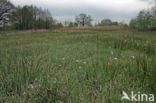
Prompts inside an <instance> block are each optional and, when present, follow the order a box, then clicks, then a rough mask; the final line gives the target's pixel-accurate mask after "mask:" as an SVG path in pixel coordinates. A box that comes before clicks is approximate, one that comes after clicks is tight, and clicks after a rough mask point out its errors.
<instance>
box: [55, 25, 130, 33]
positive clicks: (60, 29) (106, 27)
mask: <svg viewBox="0 0 156 103" xmlns="http://www.w3.org/2000/svg"><path fill="white" fill-rule="evenodd" d="M120 30H122V31H123V30H129V28H127V27H124V26H103V27H100V26H98V27H87V26H85V27H70V28H69V27H66V28H59V29H55V30H54V31H55V32H62V31H71V32H72V31H120Z"/></svg>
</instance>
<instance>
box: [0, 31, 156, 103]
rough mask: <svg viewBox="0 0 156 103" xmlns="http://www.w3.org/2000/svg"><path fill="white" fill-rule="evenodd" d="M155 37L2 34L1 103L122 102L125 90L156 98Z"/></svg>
mask: <svg viewBox="0 0 156 103" xmlns="http://www.w3.org/2000/svg"><path fill="white" fill-rule="evenodd" d="M155 34H156V33H155V32H126V31H123V32H122V31H108V32H102V31H101V32H98V31H87V32H59V33H57V32H56V33H50V32H46V33H29V34H18V35H4V34H3V32H1V34H0V102H1V103H121V97H122V91H123V90H124V91H126V92H127V93H130V92H131V91H135V92H137V91H140V92H141V93H150V94H151V93H153V94H156V76H155V75H156V35H155ZM124 103H128V101H124Z"/></svg>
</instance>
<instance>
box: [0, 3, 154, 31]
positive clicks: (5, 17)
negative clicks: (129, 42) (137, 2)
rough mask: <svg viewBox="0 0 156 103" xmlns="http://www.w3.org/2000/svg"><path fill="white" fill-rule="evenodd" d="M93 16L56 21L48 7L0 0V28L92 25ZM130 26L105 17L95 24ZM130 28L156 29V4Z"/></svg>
mask: <svg viewBox="0 0 156 103" xmlns="http://www.w3.org/2000/svg"><path fill="white" fill-rule="evenodd" d="M92 21H93V19H92V17H91V16H90V15H87V14H84V13H81V14H79V15H77V16H76V17H75V22H72V21H65V22H64V23H62V22H58V21H56V20H55V19H54V18H53V17H52V15H51V13H50V11H49V10H48V9H42V8H38V7H36V6H32V5H30V6H28V5H26V6H23V7H21V6H17V7H16V6H14V5H13V4H12V3H11V2H10V1H8V0H0V29H8V28H9V29H16V30H29V29H51V28H62V27H77V26H92ZM112 25H115V26H121V25H122V26H128V25H127V24H124V23H122V22H117V21H112V20H111V19H103V20H101V22H99V23H98V24H96V25H95V26H112ZM129 27H130V28H133V29H138V30H156V6H154V7H152V8H151V9H148V10H142V11H140V13H139V14H138V16H137V17H136V18H134V19H132V20H131V21H130V24H129Z"/></svg>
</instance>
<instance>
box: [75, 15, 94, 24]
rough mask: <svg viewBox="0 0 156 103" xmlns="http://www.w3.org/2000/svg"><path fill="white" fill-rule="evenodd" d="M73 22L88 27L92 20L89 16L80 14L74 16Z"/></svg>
mask: <svg viewBox="0 0 156 103" xmlns="http://www.w3.org/2000/svg"><path fill="white" fill-rule="evenodd" d="M75 20H76V22H77V23H78V24H80V25H81V26H85V25H90V24H91V21H92V20H93V19H92V18H91V16H89V15H87V14H83V13H82V14H79V15H78V16H76V18H75Z"/></svg>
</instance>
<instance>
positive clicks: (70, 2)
mask: <svg viewBox="0 0 156 103" xmlns="http://www.w3.org/2000/svg"><path fill="white" fill-rule="evenodd" d="M10 1H12V3H14V4H15V5H21V6H23V5H31V4H32V5H35V6H38V7H42V8H45V9H49V11H50V12H51V13H52V15H53V17H54V18H55V19H57V20H59V21H65V20H66V21H74V18H75V15H78V14H79V13H86V14H89V15H91V16H92V18H93V19H94V21H95V22H98V21H100V20H102V19H104V18H110V19H112V20H113V21H119V22H121V21H122V22H125V23H128V22H129V21H130V19H131V18H133V17H135V16H136V15H137V14H138V12H139V11H140V10H142V9H144V8H149V7H151V6H152V5H154V1H156V0H10Z"/></svg>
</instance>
